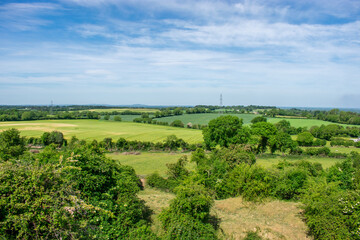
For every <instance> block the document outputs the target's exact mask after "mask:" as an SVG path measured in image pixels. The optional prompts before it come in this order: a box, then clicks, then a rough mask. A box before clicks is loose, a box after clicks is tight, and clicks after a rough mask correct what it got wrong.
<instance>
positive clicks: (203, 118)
mask: <svg viewBox="0 0 360 240" xmlns="http://www.w3.org/2000/svg"><path fill="white" fill-rule="evenodd" d="M224 115H234V116H237V117H239V118H242V119H243V123H244V124H249V123H250V121H251V120H252V119H253V118H254V117H256V115H254V114H221V113H195V114H183V115H178V116H171V117H163V118H155V120H157V121H159V122H168V123H172V122H173V121H175V120H180V121H182V122H183V123H184V124H187V123H189V122H191V123H192V124H201V125H205V124H208V123H209V122H210V120H212V119H214V118H217V117H220V116H224Z"/></svg>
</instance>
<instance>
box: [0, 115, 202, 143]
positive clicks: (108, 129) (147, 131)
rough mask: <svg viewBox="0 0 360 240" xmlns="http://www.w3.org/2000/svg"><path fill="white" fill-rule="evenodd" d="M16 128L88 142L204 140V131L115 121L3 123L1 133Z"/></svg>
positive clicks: (24, 133)
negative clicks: (58, 133) (107, 140)
mask: <svg viewBox="0 0 360 240" xmlns="http://www.w3.org/2000/svg"><path fill="white" fill-rule="evenodd" d="M10 128H16V129H18V130H20V131H21V134H22V136H26V137H40V136H41V135H42V134H43V133H44V132H51V131H54V130H56V131H60V132H62V133H63V134H64V136H65V138H67V139H70V138H71V137H72V136H76V137H77V138H79V139H85V140H93V139H96V140H103V139H104V138H107V137H110V138H112V139H113V140H115V141H116V140H117V139H119V138H120V137H123V138H125V139H127V140H138V141H150V142H162V141H164V140H165V139H166V138H167V137H168V136H170V135H176V136H177V137H178V138H182V139H184V140H185V141H186V142H189V143H200V142H202V141H203V138H202V132H201V131H200V130H195V129H186V128H175V127H168V126H159V125H152V124H141V123H131V122H114V121H101V120H100V121H99V120H38V121H18V122H0V131H2V130H7V129H10Z"/></svg>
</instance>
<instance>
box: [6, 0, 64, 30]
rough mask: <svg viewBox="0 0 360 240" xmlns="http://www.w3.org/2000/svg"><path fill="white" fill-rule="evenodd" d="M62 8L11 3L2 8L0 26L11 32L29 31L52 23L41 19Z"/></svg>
mask: <svg viewBox="0 0 360 240" xmlns="http://www.w3.org/2000/svg"><path fill="white" fill-rule="evenodd" d="M60 8H61V7H60V6H59V5H58V4H54V3H9V4H5V5H2V6H0V21H1V23H0V25H1V26H2V27H4V28H9V29H11V30H20V31H28V30H34V29H36V28H37V27H39V26H45V25H48V24H50V23H51V21H50V20H47V19H44V18H41V17H40V16H41V15H47V14H50V13H51V12H54V11H55V10H57V9H60Z"/></svg>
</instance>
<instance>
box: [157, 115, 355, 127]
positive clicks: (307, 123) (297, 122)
mask: <svg viewBox="0 0 360 240" xmlns="http://www.w3.org/2000/svg"><path fill="white" fill-rule="evenodd" d="M222 115H227V114H221V113H199V114H184V115H179V116H171V117H163V118H155V120H157V121H160V122H168V123H171V122H173V121H175V120H180V121H182V122H183V123H184V124H187V123H189V122H190V123H192V124H202V125H205V124H208V123H209V121H210V120H212V119H214V118H217V117H219V116H222ZM231 115H233V116H237V117H239V118H242V119H243V124H245V125H249V124H250V123H251V120H252V119H253V118H255V117H256V116H259V115H255V114H231ZM267 119H268V122H269V123H277V122H279V121H281V120H286V121H289V122H290V124H291V126H293V127H308V128H310V127H312V126H321V125H329V124H333V123H331V122H327V121H322V120H317V119H304V118H267ZM339 125H342V126H351V125H346V124H339Z"/></svg>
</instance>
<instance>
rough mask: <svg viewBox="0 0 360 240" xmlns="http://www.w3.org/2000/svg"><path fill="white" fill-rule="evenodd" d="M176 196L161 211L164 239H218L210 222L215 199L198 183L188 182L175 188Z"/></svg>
mask: <svg viewBox="0 0 360 240" xmlns="http://www.w3.org/2000/svg"><path fill="white" fill-rule="evenodd" d="M175 191H176V198H175V199H173V200H172V201H171V202H170V206H169V207H168V208H167V209H165V210H163V211H162V212H161V213H160V216H159V218H160V221H161V223H162V227H163V229H164V230H165V236H164V239H189V240H190V239H217V237H216V231H215V229H214V227H213V226H212V225H211V224H210V208H211V206H212V205H213V199H212V198H211V196H210V194H209V192H208V191H207V190H206V189H205V188H204V187H203V186H202V185H199V184H196V183H191V182H187V183H185V184H184V185H181V186H179V187H178V188H176V189H175Z"/></svg>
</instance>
